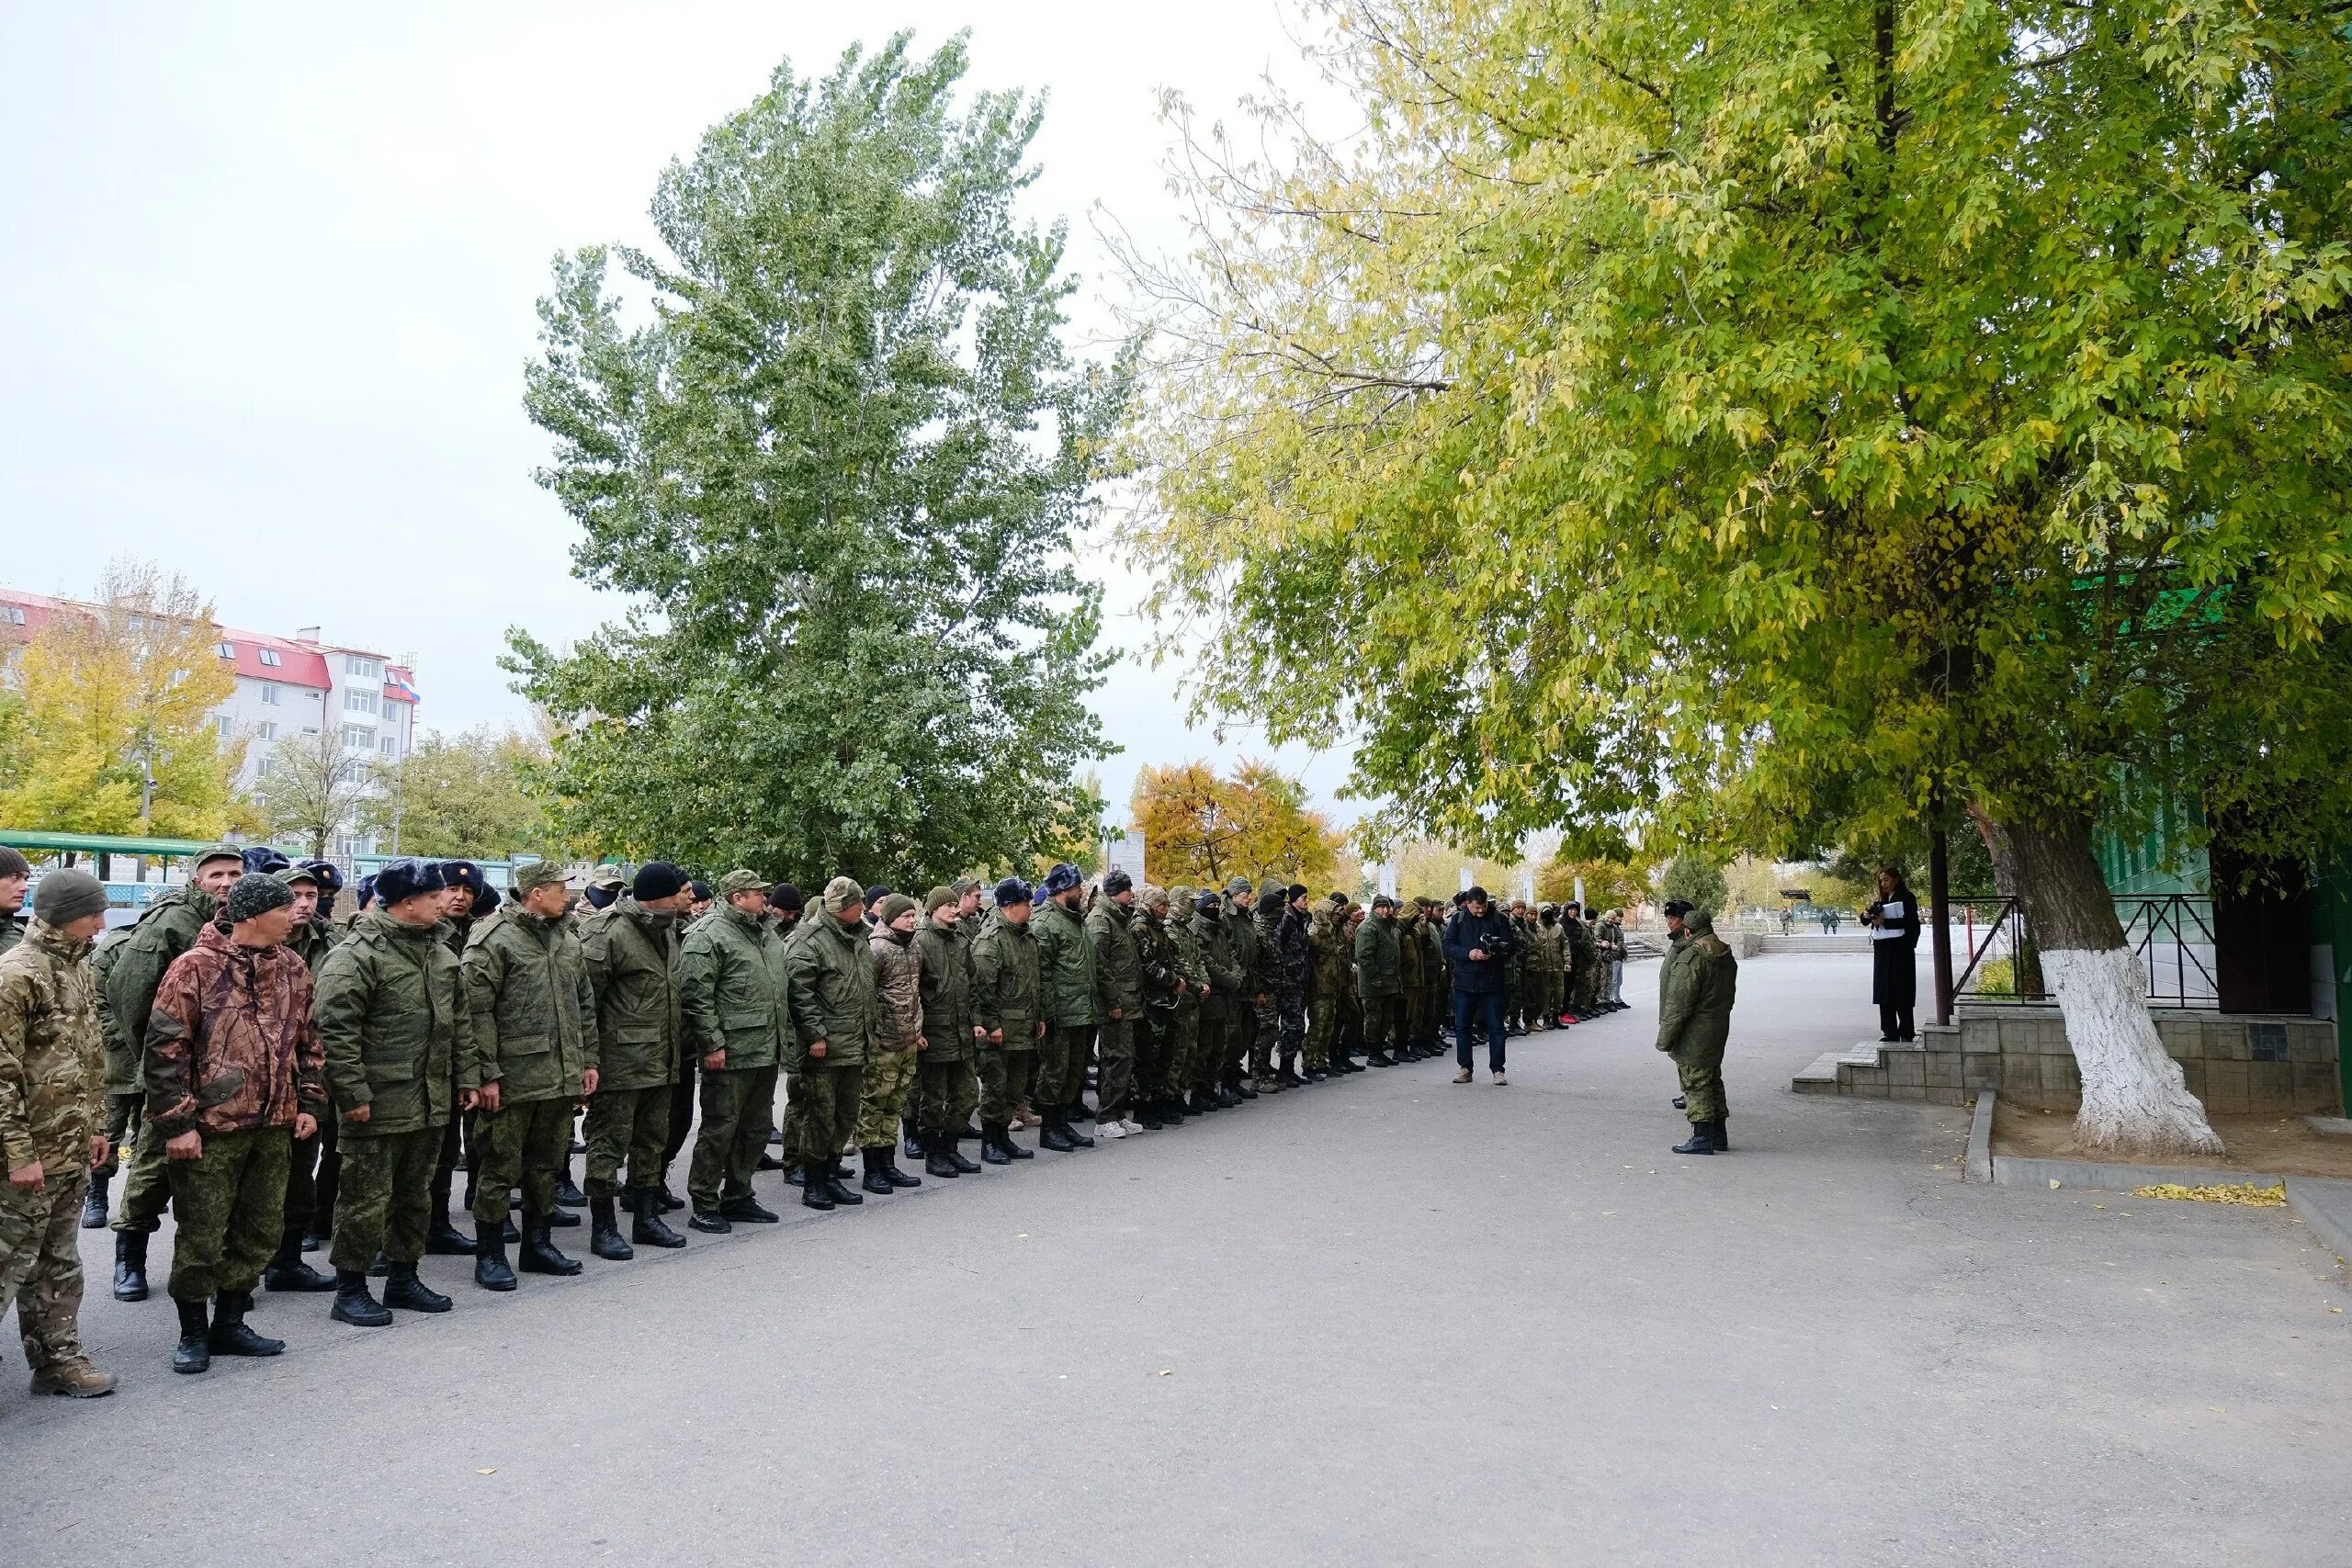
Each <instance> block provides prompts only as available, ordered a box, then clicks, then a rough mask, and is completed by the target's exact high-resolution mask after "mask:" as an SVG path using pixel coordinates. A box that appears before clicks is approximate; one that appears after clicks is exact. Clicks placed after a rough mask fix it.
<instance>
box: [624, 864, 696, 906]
mask: <svg viewBox="0 0 2352 1568" xmlns="http://www.w3.org/2000/svg"><path fill="white" fill-rule="evenodd" d="M685 886H686V874H685V873H684V872H683V871H680V870H679V869H678V868H677V867H676V866H674V865H672V864H671V863H669V862H668V861H666V860H650V861H647V862H646V863H644V864H643V865H641V866H639V867H638V868H637V880H636V881H635V882H634V883H632V884H631V885H630V886H629V892H630V894H631V895H632V896H634V897H635V898H636V899H637V901H638V902H639V903H640V904H650V903H651V902H652V901H653V900H654V899H656V898H669V897H674V896H676V895H677V894H679V893H682V892H684V891H685Z"/></svg>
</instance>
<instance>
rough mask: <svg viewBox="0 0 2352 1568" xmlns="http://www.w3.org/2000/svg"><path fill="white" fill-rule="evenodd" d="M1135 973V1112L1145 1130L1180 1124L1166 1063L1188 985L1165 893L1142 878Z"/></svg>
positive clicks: (1135, 927)
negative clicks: (1170, 927)
mask: <svg viewBox="0 0 2352 1568" xmlns="http://www.w3.org/2000/svg"><path fill="white" fill-rule="evenodd" d="M1135 914H1136V918H1135V923H1134V925H1133V926H1132V928H1131V929H1132V930H1133V931H1134V932H1135V939H1136V980H1137V983H1138V989H1139V991H1140V993H1141V995H1142V998H1143V1006H1142V1008H1141V1009H1140V1010H1138V1012H1137V1014H1136V1120H1137V1121H1138V1122H1141V1123H1142V1125H1143V1127H1144V1129H1145V1130H1146V1131H1147V1132H1155V1133H1156V1132H1158V1131H1159V1129H1160V1128H1162V1127H1170V1126H1182V1124H1183V1121H1184V1113H1183V1112H1182V1111H1179V1110H1177V1109H1176V1107H1175V1090H1174V1089H1173V1087H1172V1086H1173V1083H1174V1081H1175V1080H1174V1079H1173V1077H1171V1076H1170V1061H1171V1059H1172V1057H1173V1055H1174V1048H1175V1044H1176V1038H1177V1032H1178V1024H1177V1013H1178V1011H1179V1010H1180V1009H1181V1008H1182V1004H1183V1001H1184V998H1185V993H1186V992H1188V991H1189V990H1191V989H1192V986H1191V982H1190V981H1189V980H1187V979H1186V977H1185V974H1184V966H1183V960H1182V957H1181V956H1180V955H1179V954H1178V953H1177V949H1176V939H1175V938H1174V936H1172V935H1171V934H1170V932H1169V930H1168V893H1167V890H1166V889H1164V888H1160V887H1155V886H1152V885H1151V884H1150V883H1148V882H1147V883H1145V884H1144V885H1143V886H1141V887H1140V888H1137V889H1136V903H1135Z"/></svg>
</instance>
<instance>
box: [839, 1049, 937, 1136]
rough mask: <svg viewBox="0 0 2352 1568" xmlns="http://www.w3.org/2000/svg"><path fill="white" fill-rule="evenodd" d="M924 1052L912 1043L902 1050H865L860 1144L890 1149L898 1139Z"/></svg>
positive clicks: (859, 1094) (860, 1092)
mask: <svg viewBox="0 0 2352 1568" xmlns="http://www.w3.org/2000/svg"><path fill="white" fill-rule="evenodd" d="M920 1055H922V1052H920V1051H918V1050H916V1049H915V1048H914V1047H913V1046H911V1045H910V1046H908V1047H907V1048H906V1049H905V1050H903V1051H885V1050H883V1049H881V1048H880V1047H879V1046H876V1047H874V1048H872V1049H869V1050H868V1051H867V1052H866V1053H865V1076H864V1077H862V1078H861V1079H860V1080H859V1083H858V1089H857V1128H856V1134H855V1135H856V1138H857V1146H858V1147H859V1148H861V1149H881V1148H888V1147H889V1146H890V1145H894V1144H896V1143H897V1142H898V1141H899V1118H900V1117H901V1116H902V1115H904V1113H905V1111H906V1109H907V1097H908V1096H909V1095H910V1094H911V1093H913V1092H914V1087H915V1068H916V1066H917V1063H916V1060H915V1059H916V1058H917V1057H918V1056H920Z"/></svg>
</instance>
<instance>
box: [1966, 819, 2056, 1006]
mask: <svg viewBox="0 0 2352 1568" xmlns="http://www.w3.org/2000/svg"><path fill="white" fill-rule="evenodd" d="M1968 816H1969V819H1970V820H1971V821H1973V822H1974V823H1975V824H1976V834H1977V837H1979V838H1981V839H1983V840H1985V854H1986V855H1988V856H1990V857H1991V859H1992V862H1993V891H1994V892H1996V893H1998V894H1999V895H2000V896H2001V897H2004V898H2017V897H2019V895H2018V887H2019V886H2020V885H2021V884H2022V882H2023V880H2024V879H2023V878H2022V877H2020V876H2019V875H2018V847H2017V845H2016V844H2015V843H2013V842H2011V841H2010V840H2009V830H2008V829H2007V828H2004V827H2002V826H2001V825H2000V824H1999V823H1998V822H1996V821H1994V820H1993V819H1992V818H1990V817H1987V816H1985V812H1984V809H1983V808H1982V807H1975V806H1972V807H1968ZM2009 971H2010V988H2011V989H2012V990H2014V991H2015V992H2016V993H2017V994H2018V997H2020V998H2024V997H2046V996H2048V995H2049V994H2050V990H2049V987H2047V986H2045V985H2043V984H2042V980H2041V947H2040V945H2039V944H2037V943H2036V942H2034V940H2033V922H2032V921H2031V920H2030V919H2026V909H2025V906H2024V904H2023V903H2022V902H2020V903H2019V904H2018V945H2017V951H2016V952H2015V953H2010V954H2009Z"/></svg>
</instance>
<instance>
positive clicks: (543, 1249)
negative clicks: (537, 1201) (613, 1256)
mask: <svg viewBox="0 0 2352 1568" xmlns="http://www.w3.org/2000/svg"><path fill="white" fill-rule="evenodd" d="M515 1262H517V1263H518V1264H520V1265H521V1266H522V1269H523V1272H524V1273H526V1274H577V1273H579V1272H580V1259H578V1258H566V1257H565V1256H564V1255H563V1254H562V1253H560V1252H559V1251H557V1250H556V1245H555V1242H554V1240H553V1239H552V1232H550V1230H549V1229H548V1220H547V1216H546V1215H545V1214H537V1215H534V1216H532V1219H531V1222H530V1224H526V1225H525V1226H524V1227H523V1250H522V1252H521V1253H520V1254H519V1255H517V1257H516V1258H515Z"/></svg>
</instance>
